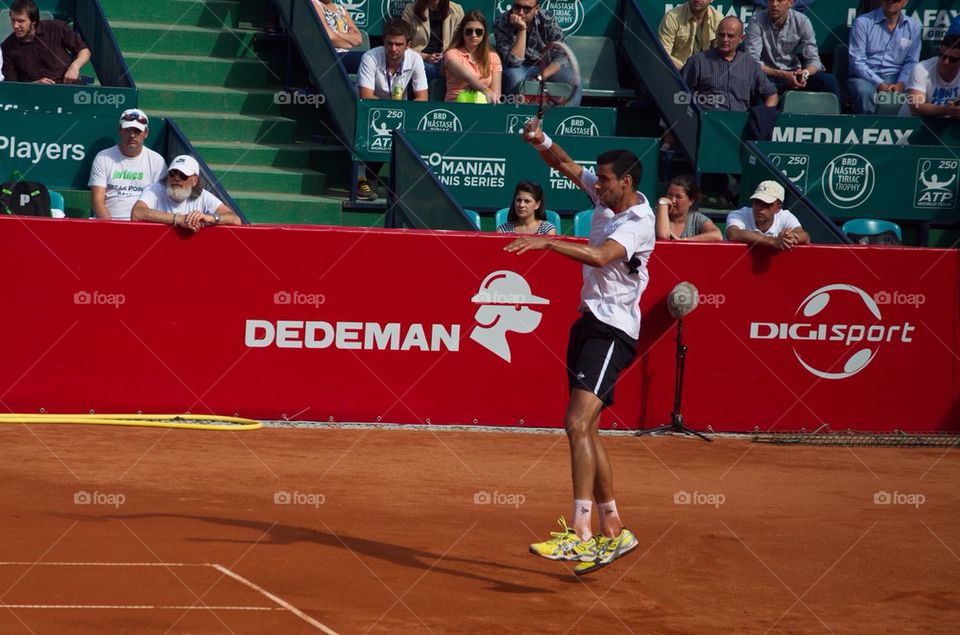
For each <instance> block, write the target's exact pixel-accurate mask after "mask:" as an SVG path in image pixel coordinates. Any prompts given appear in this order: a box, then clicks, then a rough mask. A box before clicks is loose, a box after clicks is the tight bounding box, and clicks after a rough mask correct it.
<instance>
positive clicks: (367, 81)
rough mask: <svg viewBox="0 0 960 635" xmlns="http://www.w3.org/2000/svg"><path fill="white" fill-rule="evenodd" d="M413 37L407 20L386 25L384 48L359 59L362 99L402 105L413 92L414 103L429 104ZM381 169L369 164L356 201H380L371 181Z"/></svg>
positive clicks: (371, 50) (422, 68)
mask: <svg viewBox="0 0 960 635" xmlns="http://www.w3.org/2000/svg"><path fill="white" fill-rule="evenodd" d="M412 37H413V31H412V30H411V28H410V25H409V24H408V23H407V22H406V21H404V20H401V19H399V18H397V19H393V20H390V21H389V22H387V23H386V25H384V27H383V46H378V47H376V48H372V49H370V50H369V51H367V52H366V53H364V54H363V57H362V58H360V70H359V71H357V90H358V92H359V93H360V99H390V100H397V101H403V100H405V99H406V98H407V95H408V93H409V92H410V90H411V89H412V90H413V100H414V101H427V88H428V84H427V71H426V69H425V67H424V65H423V58H422V57H420V54H419V53H417V52H416V51H413V50H411V49H410V40H411V38H412ZM383 125H385V124H383ZM374 127H377V124H376V122H374ZM381 167H383V163H369V164H367V166H366V168H365V171H364V174H363V175H361V176H360V178H359V179H358V181H357V198H361V199H364V200H368V201H372V200H375V199H376V198H377V192H376V191H375V190H374V188H373V187H371V185H370V183H369V182H368V181H373V182H375V181H376V178H377V173H378V172H379V171H380V168H381Z"/></svg>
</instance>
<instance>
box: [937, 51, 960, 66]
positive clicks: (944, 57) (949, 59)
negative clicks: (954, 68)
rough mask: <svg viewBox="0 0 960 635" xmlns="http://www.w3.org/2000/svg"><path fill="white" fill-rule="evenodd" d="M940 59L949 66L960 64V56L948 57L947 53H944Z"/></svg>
mask: <svg viewBox="0 0 960 635" xmlns="http://www.w3.org/2000/svg"><path fill="white" fill-rule="evenodd" d="M940 59H942V60H943V61H944V62H946V63H947V64H956V63H957V62H960V55H947V54H946V53H944V54H943V55H941V56H940Z"/></svg>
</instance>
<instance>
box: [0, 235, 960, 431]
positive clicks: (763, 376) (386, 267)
mask: <svg viewBox="0 0 960 635" xmlns="http://www.w3.org/2000/svg"><path fill="white" fill-rule="evenodd" d="M0 236H2V239H0V240H2V249H0V262H2V263H3V270H4V271H7V274H6V275H5V276H3V279H2V281H0V297H2V298H3V302H4V306H5V307H6V310H5V311H4V318H3V319H4V322H5V328H4V329H3V330H2V335H0V338H2V342H0V351H2V352H3V353H2V354H3V360H4V361H3V364H2V365H0V405H2V406H3V407H4V408H5V409H7V410H9V411H11V412H38V411H40V410H41V409H44V410H45V411H47V412H87V411H90V410H95V411H96V412H98V413H99V412H136V411H143V412H186V411H189V412H191V413H204V412H214V413H219V414H233V413H237V414H239V415H241V416H247V417H256V418H270V419H278V418H283V417H286V418H289V419H299V420H313V421H317V420H320V421H330V420H333V421H366V422H400V423H432V424H479V425H490V426H506V425H511V426H514V425H522V426H529V427H539V426H552V427H557V426H560V425H562V415H563V411H564V405H565V402H566V397H567V389H566V371H565V364H564V354H565V347H566V338H567V332H568V329H569V326H570V324H571V323H572V322H573V320H574V319H576V317H577V305H578V295H579V278H580V270H579V266H577V265H576V264H575V263H572V262H570V261H567V260H566V259H564V258H561V257H559V256H556V255H555V254H550V253H544V252H535V253H529V254H525V255H523V256H515V255H509V254H506V253H505V252H503V251H502V249H501V248H502V247H503V245H505V244H506V243H507V241H508V238H506V237H502V236H497V235H495V234H481V235H477V234H476V233H459V232H428V231H413V230H409V231H385V230H368V229H360V228H317V227H299V226H296V227H294V226H256V227H239V228H233V227H219V228H215V229H205V230H203V231H201V232H200V233H199V234H198V235H195V236H194V235H188V234H186V233H181V232H180V231H178V230H172V229H171V228H169V227H166V226H160V225H154V224H148V223H119V222H110V221H92V220H60V221H57V220H53V219H33V218H19V217H0ZM649 271H650V284H649V286H648V288H647V291H646V293H645V294H644V296H643V300H642V302H641V309H642V311H643V330H642V334H641V341H640V347H639V348H640V353H641V355H640V356H639V359H638V361H637V362H636V363H635V364H634V365H633V366H631V367H630V369H629V370H628V371H627V372H626V373H625V374H624V376H623V377H622V379H621V381H620V383H619V384H618V386H617V394H616V404H615V405H614V407H613V408H612V409H610V410H609V411H608V412H607V414H606V415H605V416H604V420H603V426H604V427H606V428H613V427H616V428H618V429H624V428H629V429H634V428H648V427H652V426H655V425H657V424H660V423H664V422H667V421H669V416H670V411H671V409H672V406H673V395H674V390H673V385H674V355H675V341H674V338H675V332H676V330H675V328H674V325H675V322H674V321H673V320H671V319H670V317H669V314H668V312H667V310H666V301H665V300H666V296H667V294H668V293H669V291H670V290H671V289H672V287H673V286H674V285H675V284H676V283H677V282H679V281H681V280H689V281H691V282H693V283H694V284H695V285H697V287H698V288H699V291H700V298H699V300H700V306H699V307H698V308H697V310H696V311H695V312H693V313H692V314H691V315H689V316H688V317H687V318H685V320H684V325H685V341H686V344H687V345H688V346H689V352H688V357H687V368H686V383H685V391H684V401H683V409H682V410H683V414H684V416H685V419H686V421H687V423H688V424H689V425H690V426H691V427H693V428H694V429H697V430H706V429H708V427H709V429H712V430H715V431H753V430H761V431H765V430H781V431H787V430H798V429H801V428H806V429H808V430H810V429H813V428H816V427H818V426H820V425H821V424H823V423H826V424H828V425H829V426H830V428H831V429H833V430H844V429H847V428H852V429H856V430H870V431H889V430H893V429H901V430H905V431H922V432H933V431H958V430H960V380H958V376H960V372H958V371H960V369H958V365H960V362H958V360H960V355H958V352H960V347H958V340H960V329H958V321H960V298H958V287H960V284H958V282H960V262H958V252H957V251H956V250H934V249H908V248H868V247H828V246H823V247H816V246H814V247H804V248H798V249H796V250H794V251H792V252H788V253H776V254H774V253H770V252H763V251H761V250H759V249H754V250H747V249H746V248H745V247H743V246H740V245H731V244H713V245H709V244H681V243H658V245H657V247H656V251H655V254H654V256H653V258H652V259H651V262H650V265H649ZM498 272H499V273H498ZM481 325H482V326H484V327H487V328H478V327H480V326H481ZM505 328H507V329H509V330H503V329H505Z"/></svg>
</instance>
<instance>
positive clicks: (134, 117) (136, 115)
mask: <svg viewBox="0 0 960 635" xmlns="http://www.w3.org/2000/svg"><path fill="white" fill-rule="evenodd" d="M120 121H137V122H140V123H142V124H143V125H147V116H146V115H145V114H143V113H142V112H128V113H127V114H125V115H123V116H122V117H120Z"/></svg>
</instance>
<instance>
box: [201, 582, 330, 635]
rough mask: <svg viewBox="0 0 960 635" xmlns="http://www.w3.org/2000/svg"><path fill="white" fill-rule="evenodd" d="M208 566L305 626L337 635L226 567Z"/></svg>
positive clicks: (328, 634)
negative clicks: (302, 622) (289, 614)
mask: <svg viewBox="0 0 960 635" xmlns="http://www.w3.org/2000/svg"><path fill="white" fill-rule="evenodd" d="M210 566H211V567H213V568H214V569H216V570H217V571H219V572H220V573H222V574H224V575H227V576H230V577H231V578H233V579H234V580H236V581H237V582H240V583H241V584H244V585H246V586H248V587H249V588H251V589H253V590H254V591H257V592H258V593H260V594H261V595H263V597H265V598H267V599H268V600H271V601H273V602H276V603H277V604H279V605H280V606H282V607H283V608H285V609H287V610H288V611H290V612H291V613H293V614H294V615H296V616H297V617H299V618H300V619H302V620H303V621H304V622H306V623H307V624H310V625H311V626H315V627H317V628H318V629H320V630H321V631H323V632H324V633H326V634H327V635H337V632H336V631H332V630H330V629H329V628H327V627H326V626H324V625H323V624H321V623H320V622H318V621H317V620H315V619H313V618H312V617H310V616H309V615H307V614H306V613H304V612H303V611H301V610H300V609H298V608H297V607H295V606H294V605H292V604H290V603H289V602H287V601H286V600H284V599H282V598H279V597H277V596H276V595H274V594H273V593H270V592H269V591H267V590H265V589H263V588H261V587H259V586H257V585H256V584H254V583H253V582H251V581H250V580H247V579H246V578H245V577H243V576H242V575H238V574H236V573H234V572H233V571H231V570H230V569H228V568H226V567H222V566H220V565H219V564H213V565H210Z"/></svg>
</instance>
